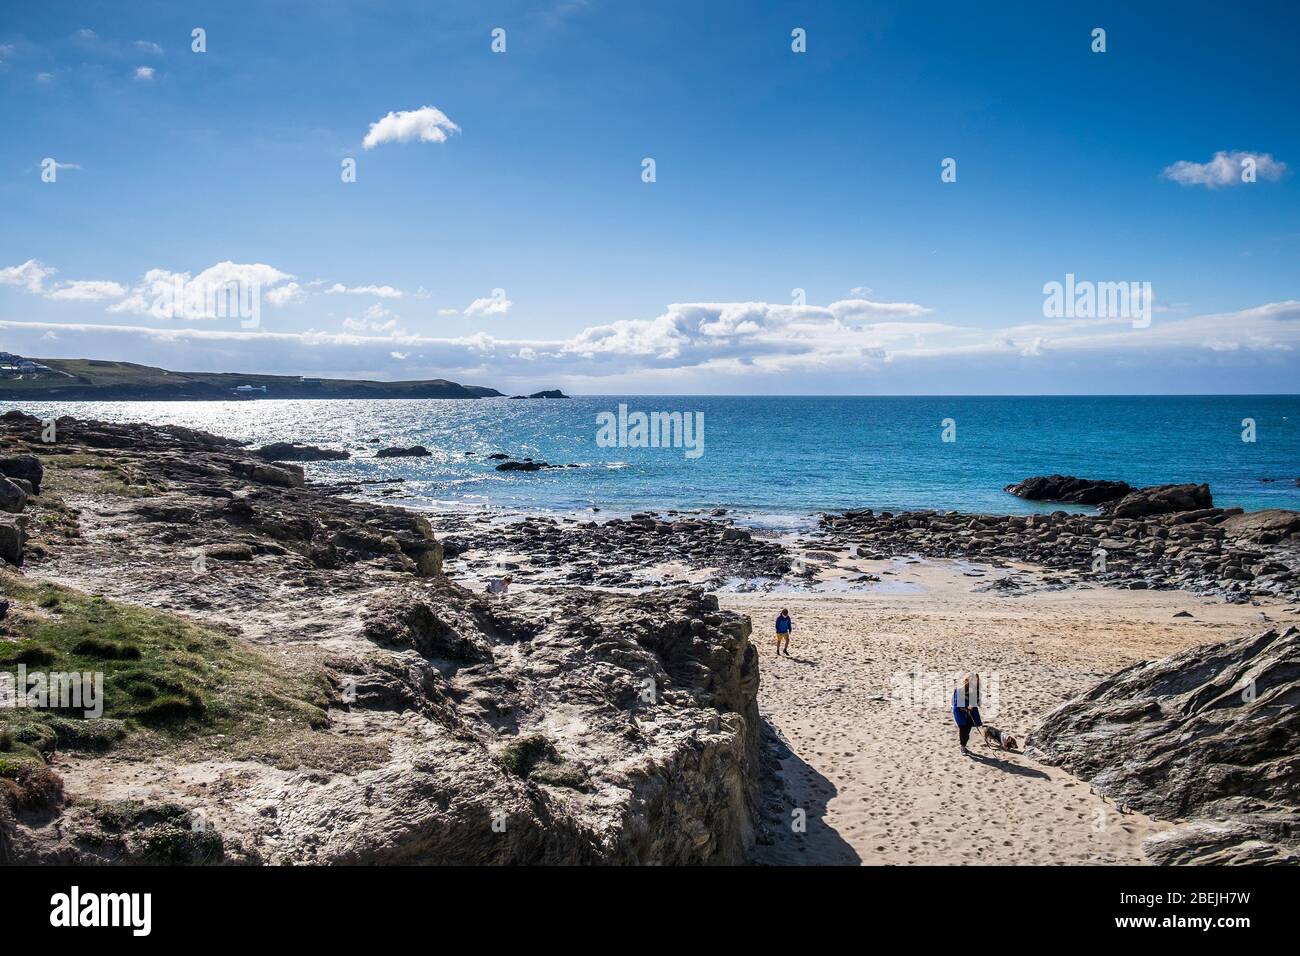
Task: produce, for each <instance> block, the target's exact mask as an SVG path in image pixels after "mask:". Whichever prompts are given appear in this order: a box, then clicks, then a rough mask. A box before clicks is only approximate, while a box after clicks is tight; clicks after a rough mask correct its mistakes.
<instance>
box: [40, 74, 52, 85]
mask: <svg viewBox="0 0 1300 956" xmlns="http://www.w3.org/2000/svg"><path fill="white" fill-rule="evenodd" d="M53 81H54V74H53V73H37V74H36V82H37V83H51V82H53Z"/></svg>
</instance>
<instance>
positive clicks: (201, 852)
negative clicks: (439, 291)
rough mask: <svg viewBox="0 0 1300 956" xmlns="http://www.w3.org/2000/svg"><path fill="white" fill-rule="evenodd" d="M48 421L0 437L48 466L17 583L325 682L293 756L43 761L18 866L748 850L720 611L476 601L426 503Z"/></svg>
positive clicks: (539, 595)
mask: <svg viewBox="0 0 1300 956" xmlns="http://www.w3.org/2000/svg"><path fill="white" fill-rule="evenodd" d="M60 421H61V422H63V424H62V425H61V427H60V435H59V440H58V441H57V442H56V443H55V444H54V445H53V447H48V448H46V447H43V446H40V445H39V444H38V441H39V440H38V439H37V438H35V437H34V434H35V433H34V432H33V431H32V428H33V427H34V425H33V424H32V423H33V422H35V420H34V419H33V420H30V421H28V420H26V419H24V418H11V417H6V418H5V419H4V420H3V422H0V444H3V445H5V446H6V447H13V446H26V447H30V448H31V449H33V450H34V451H36V452H37V453H38V454H40V455H41V457H42V459H44V461H45V462H46V465H47V485H48V487H47V489H46V491H47V492H48V494H46V495H43V496H42V497H41V498H38V499H33V504H30V505H29V509H28V510H29V511H31V510H32V509H33V508H36V509H41V510H40V511H39V513H38V515H37V517H38V518H40V517H49V518H57V519H58V520H57V521H55V520H50V521H37V522H34V523H33V527H36V528H38V529H39V530H38V534H37V538H36V540H35V549H36V551H37V557H36V560H35V561H29V562H28V569H27V573H28V574H29V575H31V576H33V577H42V576H48V577H49V578H52V579H57V580H58V581H60V582H61V583H64V584H68V585H71V586H75V587H78V588H81V589H83V590H94V591H95V592H96V593H102V594H104V595H105V596H107V597H110V598H115V599H119V600H126V601H131V602H135V603H141V604H147V605H150V606H153V607H157V608H162V609H166V610H167V611H168V612H172V613H175V612H181V613H183V614H185V615H186V616H188V617H190V618H193V619H195V620H197V621H200V622H203V623H206V624H209V625H217V626H220V627H221V628H223V629H225V630H226V631H228V633H230V634H231V635H232V636H237V638H238V639H241V640H247V641H249V642H250V643H253V644H256V645H257V646H258V647H259V648H260V649H262V650H265V651H266V652H267V653H268V654H270V655H272V656H273V658H274V659H275V660H276V661H277V662H278V663H279V664H282V665H283V666H286V667H303V668H306V667H323V668H325V669H326V670H327V671H328V673H329V674H330V675H331V683H332V684H333V685H334V687H335V690H336V695H335V697H334V698H333V699H332V703H331V705H330V707H329V710H328V715H329V720H328V726H324V727H320V728H313V729H312V731H311V733H312V734H313V735H314V736H312V737H311V738H310V742H309V745H308V746H306V747H305V748H304V749H301V750H298V749H295V750H294V751H293V752H290V753H274V754H266V755H264V756H258V757H255V758H251V759H240V760H231V759H230V758H229V757H227V756H225V755H224V754H223V752H222V751H221V750H220V749H217V750H204V749H203V747H202V746H199V745H198V744H195V745H194V746H193V747H187V749H186V750H185V752H184V753H182V754H177V753H174V752H172V751H166V752H161V751H159V752H155V751H153V750H150V747H155V746H161V745H154V744H147V745H145V744H142V745H140V747H138V748H137V749H135V750H133V751H129V752H124V753H118V752H116V751H114V752H110V753H109V754H105V755H101V754H97V753H72V752H69V753H60V754H59V755H58V759H57V760H56V761H55V763H54V764H53V768H54V770H56V771H57V773H58V774H59V775H60V776H62V778H63V779H64V781H65V783H66V798H65V799H63V801H62V802H61V804H60V805H59V807H58V811H57V813H54V814H50V813H46V814H44V815H43V816H35V815H31V814H28V815H22V814H20V815H19V818H18V819H17V820H16V821H0V840H3V841H4V842H3V850H4V852H5V853H6V854H8V856H9V857H10V858H11V859H12V860H13V861H14V862H64V863H85V862H115V863H121V862H124V863H133V862H134V863H138V862H160V860H158V859H157V858H156V853H157V848H158V847H159V846H160V845H165V846H168V847H172V848H174V849H175V850H176V853H177V854H178V855H176V856H175V857H174V858H169V859H168V860H167V861H166V862H179V863H193V862H270V863H703V862H728V863H737V862H742V861H743V860H744V856H745V850H746V847H747V845H748V844H749V843H750V842H751V839H752V829H753V806H754V802H755V799H754V792H753V788H754V787H755V786H756V783H757V780H758V768H757V761H758V733H759V716H758V711H757V689H758V656H757V652H756V650H755V648H754V647H753V645H751V644H750V642H749V621H748V619H747V618H744V617H742V616H739V615H736V614H732V613H729V612H723V611H720V610H719V609H718V604H717V600H716V598H713V597H711V596H709V595H707V594H705V593H703V592H702V591H701V590H700V589H698V588H680V589H674V590H662V591H654V592H644V593H636V594H630V593H624V594H611V593H606V592H593V591H584V590H580V589H577V588H557V589H535V590H525V591H522V592H520V593H516V594H512V595H510V596H509V597H487V596H484V595H480V594H473V593H471V592H470V591H468V590H466V589H465V588H463V587H460V586H459V585H457V584H455V583H454V582H452V581H450V580H448V579H447V578H445V577H443V576H442V575H441V573H440V570H441V558H442V548H441V544H440V543H439V542H438V541H437V540H435V539H434V535H433V532H432V529H431V527H430V525H429V522H428V521H427V520H426V519H425V518H424V517H423V516H421V515H419V514H416V513H414V512H410V511H405V510H402V509H398V508H391V507H386V506H382V505H376V504H370V503H366V502H357V501H350V500H347V499H343V498H338V497H335V496H333V495H331V494H329V493H328V492H327V491H324V490H321V489H318V488H315V487H313V486H311V485H302V484H300V483H298V482H295V481H292V480H286V479H280V478H278V477H273V478H271V479H270V480H268V478H267V474H268V473H267V472H266V471H264V469H276V470H277V471H279V470H283V467H284V466H279V465H272V464H269V463H267V462H265V461H263V460H262V459H260V458H258V457H256V456H255V455H254V454H253V453H251V452H247V451H244V450H243V449H241V448H238V447H236V446H234V445H232V444H230V443H228V442H226V441H225V440H224V439H219V438H216V437H215V436H205V435H203V434H202V433H195V432H190V431H184V432H177V431H176V430H173V429H163V428H158V429H154V428H151V427H149V426H136V425H123V426H118V425H110V424H105V423H87V422H74V421H72V420H67V421H66V422H64V421H63V420H60ZM37 424H38V423H37ZM288 473H289V474H290V475H293V474H294V472H288ZM299 474H300V473H299ZM56 509H58V510H56ZM6 526H8V525H6V524H5V523H4V522H0V531H3V528H4V527H6ZM15 527H16V526H15ZM60 529H62V530H60ZM0 545H3V540H0ZM326 753H327V754H328V757H320V756H318V755H319V754H326ZM123 801H128V802H130V801H134V803H132V806H131V808H130V812H129V813H127V812H125V811H123V812H118V811H117V810H115V809H112V808H113V807H116V806H117V805H118V804H119V803H121V802H123ZM106 807H107V808H109V809H108V810H106ZM192 813H201V814H202V815H203V818H204V819H205V820H206V821H208V822H209V823H210V828H208V829H204V830H202V831H194V830H193V829H192V828H191V827H190V826H189V825H188V821H189V817H188V816H187V815H188V814H192ZM196 834H197V835H196Z"/></svg>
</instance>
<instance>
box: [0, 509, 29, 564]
mask: <svg viewBox="0 0 1300 956" xmlns="http://www.w3.org/2000/svg"><path fill="white" fill-rule="evenodd" d="M26 543H27V529H26V527H25V525H24V519H22V518H0V559H3V560H4V561H5V562H7V563H8V564H13V565H21V564H22V563H23V546H24V545H25V544H26Z"/></svg>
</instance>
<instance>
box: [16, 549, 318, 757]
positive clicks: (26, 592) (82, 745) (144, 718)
mask: <svg viewBox="0 0 1300 956" xmlns="http://www.w3.org/2000/svg"><path fill="white" fill-rule="evenodd" d="M0 594H3V596H4V597H5V598H6V599H7V600H9V601H10V602H11V607H10V610H9V613H8V615H7V617H6V619H5V621H4V622H3V623H0V671H5V672H8V673H10V674H15V673H16V668H17V665H18V664H19V663H20V662H21V663H24V664H26V665H27V669H28V671H29V672H32V671H43V672H47V673H53V672H87V671H89V672H92V673H93V672H99V673H102V674H103V703H104V712H103V717H102V718H99V719H86V718H85V717H84V714H83V713H82V712H81V711H69V712H61V711H57V710H53V709H37V708H8V707H5V708H0V775H4V767H5V764H6V763H9V764H12V763H14V762H15V761H18V760H33V759H36V758H37V757H39V755H41V754H48V753H50V752H52V751H53V750H54V749H56V748H57V749H60V750H72V751H97V750H104V749H107V748H110V747H117V746H130V745H131V744H132V743H133V742H140V743H144V744H147V747H148V750H149V751H150V752H153V753H157V752H158V751H159V750H165V749H167V747H168V746H169V745H178V746H179V745H189V746H195V745H197V746H199V747H202V748H203V749H205V750H206V749H213V750H216V751H220V752H223V753H225V754H226V755H228V756H229V757H231V758H232V759H234V758H240V757H256V756H265V755H267V754H272V753H274V752H275V751H276V749H277V748H278V747H279V746H280V745H281V744H282V743H283V741H284V739H285V738H286V737H287V736H290V735H294V734H299V733H303V732H308V731H311V730H313V729H315V728H320V727H323V726H324V725H325V723H326V721H327V718H326V714H325V707H326V706H327V705H328V703H329V695H330V685H329V682H328V680H327V677H326V675H325V673H324V671H323V670H322V669H321V668H318V667H301V666H300V667H293V668H291V667H288V666H286V665H284V664H282V663H280V662H279V661H276V660H274V659H273V658H271V657H269V656H268V655H266V654H263V653H262V652H260V651H258V650H257V649H254V648H252V647H250V646H248V645H246V644H245V643H244V642H242V641H241V640H239V639H238V638H237V637H234V636H231V635H229V634H225V633H222V632H221V631H219V630H216V629H214V628H211V627H207V626H204V625H201V624H198V623H196V622H194V621H191V620H188V619H186V618H184V617H181V616H179V615H175V614H168V613H165V612H162V611H156V610H152V609H149V608H141V607H136V606H134V605H129V604H121V603H118V602H115V601H109V600H106V599H105V598H103V597H99V596H94V595H89V594H84V593H82V592H80V591H75V590H72V589H69V588H64V587H59V586H57V585H53V584H48V583H44V582H38V581H32V580H30V579H28V578H25V577H22V576H20V575H18V574H16V573H14V572H12V571H9V570H0Z"/></svg>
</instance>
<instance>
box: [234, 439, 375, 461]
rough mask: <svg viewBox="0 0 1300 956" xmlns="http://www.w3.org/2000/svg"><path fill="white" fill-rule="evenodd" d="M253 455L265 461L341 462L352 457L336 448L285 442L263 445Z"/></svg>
mask: <svg viewBox="0 0 1300 956" xmlns="http://www.w3.org/2000/svg"><path fill="white" fill-rule="evenodd" d="M253 454H255V455H257V456H258V457H260V458H265V459H266V460H267V461H343V460H344V459H346V458H351V457H352V455H351V453H349V452H346V451H342V450H340V449H337V448H317V447H316V446H315V445H295V444H293V443H292V442H287V441H277V442H272V443H271V444H269V445H263V446H262V447H261V448H259V449H258V450H257V451H255V452H253Z"/></svg>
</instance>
